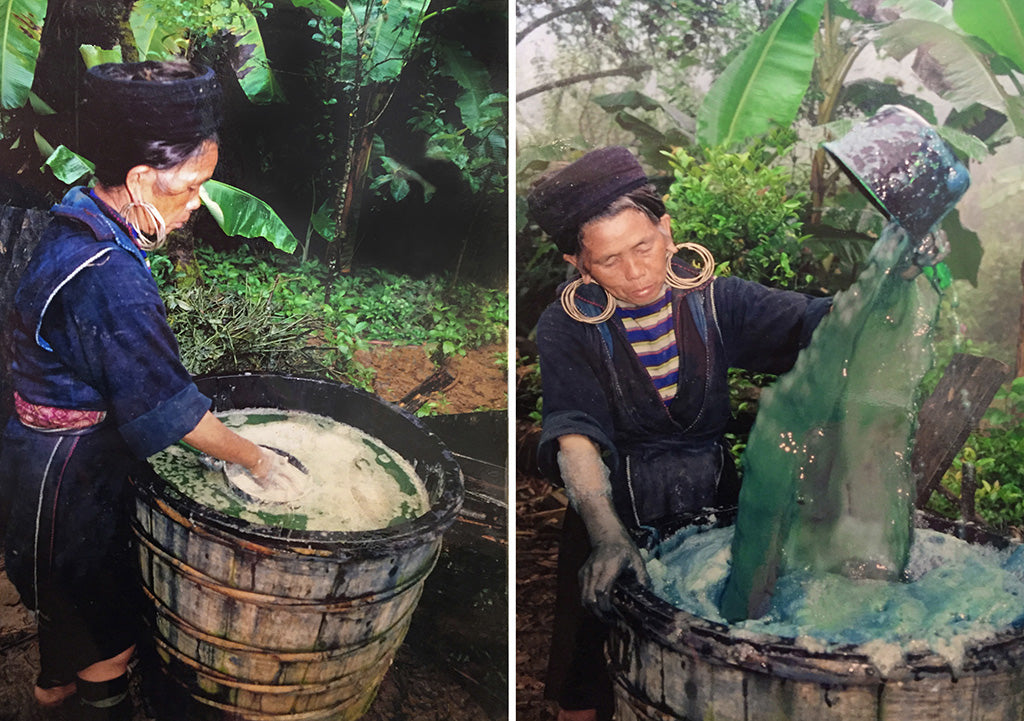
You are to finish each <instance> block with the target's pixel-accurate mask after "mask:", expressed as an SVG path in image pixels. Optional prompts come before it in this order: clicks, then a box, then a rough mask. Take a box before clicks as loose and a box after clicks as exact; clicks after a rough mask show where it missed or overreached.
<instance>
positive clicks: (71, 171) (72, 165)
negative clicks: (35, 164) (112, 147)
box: [36, 134, 96, 185]
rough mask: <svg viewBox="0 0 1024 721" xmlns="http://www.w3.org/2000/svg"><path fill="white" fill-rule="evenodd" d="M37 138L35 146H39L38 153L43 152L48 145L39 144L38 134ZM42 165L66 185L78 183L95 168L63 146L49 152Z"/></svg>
mask: <svg viewBox="0 0 1024 721" xmlns="http://www.w3.org/2000/svg"><path fill="white" fill-rule="evenodd" d="M37 136H38V137H37V138H36V144H37V145H38V146H39V150H40V152H45V149H46V148H47V147H48V144H46V145H44V144H43V143H41V142H40V140H42V136H39V135H38V134H37ZM44 142H45V141H44ZM43 164H44V165H45V166H46V167H48V168H49V169H50V170H51V171H53V174H54V175H55V176H57V179H58V180H60V181H61V182H62V183H67V184H68V185H71V184H73V183H76V182H78V181H79V180H81V179H82V178H84V177H85V176H86V175H89V174H90V173H91V172H92V171H93V170H94V169H95V168H96V166H95V165H94V164H93V163H91V162H89V161H88V160H86V159H85V158H83V157H82V156H81V155H79V154H78V153H76V152H74V151H73V150H70V149H69V148H68V147H67V146H65V145H58V146H57V147H56V148H55V149H52V150H50V152H49V153H47V158H46V161H45V162H44V163H43Z"/></svg>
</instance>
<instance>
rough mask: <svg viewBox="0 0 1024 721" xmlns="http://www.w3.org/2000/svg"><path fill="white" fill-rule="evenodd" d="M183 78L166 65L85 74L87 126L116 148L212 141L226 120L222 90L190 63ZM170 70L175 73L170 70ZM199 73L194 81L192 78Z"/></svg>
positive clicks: (99, 68) (109, 66) (109, 67)
mask: <svg viewBox="0 0 1024 721" xmlns="http://www.w3.org/2000/svg"><path fill="white" fill-rule="evenodd" d="M175 65H177V66H178V67H180V68H181V72H180V74H179V75H180V76H179V77H173V76H172V77H167V73H166V70H165V72H164V73H163V74H161V73H159V72H158V70H159V69H161V66H162V68H163V69H166V68H167V67H168V64H167V63H157V62H154V61H145V62H141V63H124V64H122V63H104V64H102V65H96V66H94V67H92V68H89V70H88V71H87V72H86V74H85V96H84V99H83V102H82V113H83V120H84V121H85V122H86V123H87V124H89V125H91V126H93V128H92V129H93V130H94V131H95V132H97V133H98V134H104V135H106V136H107V138H108V139H109V140H110V141H111V142H117V141H119V140H123V139H126V138H130V139H131V140H132V141H142V142H146V141H163V142H167V143H171V144H177V143H189V142H196V141H199V140H203V139H206V138H209V137H212V136H213V135H215V134H216V132H217V126H218V125H219V124H220V120H221V109H220V86H219V85H218V84H217V78H216V77H215V76H214V74H213V70H211V69H210V68H207V67H201V66H192V65H188V64H186V63H180V64H175ZM170 67H174V65H171V66H170ZM193 73H195V74H196V76H195V77H188V76H187V75H191V74H193Z"/></svg>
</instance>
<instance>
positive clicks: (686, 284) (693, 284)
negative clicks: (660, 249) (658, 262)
mask: <svg viewBox="0 0 1024 721" xmlns="http://www.w3.org/2000/svg"><path fill="white" fill-rule="evenodd" d="M675 248H676V250H677V251H678V250H683V249H686V250H690V251H693V252H694V253H696V254H697V255H699V256H700V259H701V267H700V273H699V274H698V275H697V277H696V278H682V277H680V276H678V275H676V272H675V271H674V270H672V255H673V254H671V253H670V254H669V256H668V261H667V262H668V271H667V272H666V274H665V282H666V283H668V284H669V285H670V286H672V287H673V288H678V289H679V290H692V289H694V288H698V287H700V286H702V285H704V284H705V283H707V282H708V281H709V280H711V278H713V277H714V275H715V258H714V256H713V255H711V251H710V250H708V249H707V248H705V247H704V246H703V245H700V244H699V243H680V244H679V245H677V246H675Z"/></svg>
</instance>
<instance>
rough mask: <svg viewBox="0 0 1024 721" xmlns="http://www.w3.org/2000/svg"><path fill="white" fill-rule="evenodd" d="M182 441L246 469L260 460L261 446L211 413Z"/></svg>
mask: <svg viewBox="0 0 1024 721" xmlns="http://www.w3.org/2000/svg"><path fill="white" fill-rule="evenodd" d="M182 440H184V441H185V442H186V443H188V444H189V445H190V446H192V447H193V448H196V449H198V450H200V451H202V452H203V453H206V454H208V455H211V456H213V457H214V458H220V459H221V460H224V461H228V462H229V463H238V464H239V465H241V466H244V467H246V468H253V467H254V466H255V465H256V464H257V463H258V462H259V459H260V448H259V446H257V445H256V444H255V443H253V442H252V441H250V440H247V439H245V438H242V437H241V436H240V435H238V434H237V433H235V432H234V431H233V430H231V429H230V428H228V427H227V426H225V425H224V424H223V423H221V422H220V420H219V419H218V418H217V417H216V416H214V415H213V414H212V413H210V412H207V413H206V415H204V416H203V417H202V418H201V419H200V421H199V423H198V424H196V427H195V428H193V429H192V430H191V431H189V433H188V434H187V435H186V436H185V437H184V438H183V439H182Z"/></svg>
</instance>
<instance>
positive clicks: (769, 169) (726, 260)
mask: <svg viewBox="0 0 1024 721" xmlns="http://www.w3.org/2000/svg"><path fill="white" fill-rule="evenodd" d="M703 152H704V159H703V161H701V160H700V159H699V158H698V157H697V156H696V155H691V154H690V153H689V152H687V150H686V149H684V148H676V149H674V150H673V151H672V153H670V154H667V157H668V159H669V164H670V165H671V168H672V175H673V181H672V184H671V186H670V187H669V191H668V195H667V196H666V199H665V207H666V211H667V212H668V214H669V216H671V218H672V235H673V239H674V240H675V242H677V243H683V242H692V243H700V244H701V245H703V246H705V247H706V248H708V250H710V251H711V253H712V255H714V257H715V261H716V263H717V269H718V272H719V274H724V275H735V276H738V277H741V278H746V279H748V280H756V281H758V282H761V283H766V284H769V285H773V286H776V287H781V288H795V287H798V286H799V285H800V284H802V283H806V282H807V280H808V279H807V278H806V277H798V276H797V270H796V268H795V267H794V266H795V265H796V264H797V262H798V260H799V258H800V253H801V249H802V247H803V244H804V241H805V236H802V235H801V227H802V225H801V221H800V219H799V214H800V211H801V209H802V208H803V200H802V198H801V196H800V195H791V194H790V192H789V190H788V187H787V184H788V181H789V174H788V171H787V170H786V169H785V168H782V167H779V166H777V165H771V164H770V163H769V162H768V158H767V155H766V153H765V152H764V151H760V150H757V149H754V150H751V151H748V152H744V153H729V152H726V151H724V150H722V149H717V148H709V149H706V150H704V151H703Z"/></svg>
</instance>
